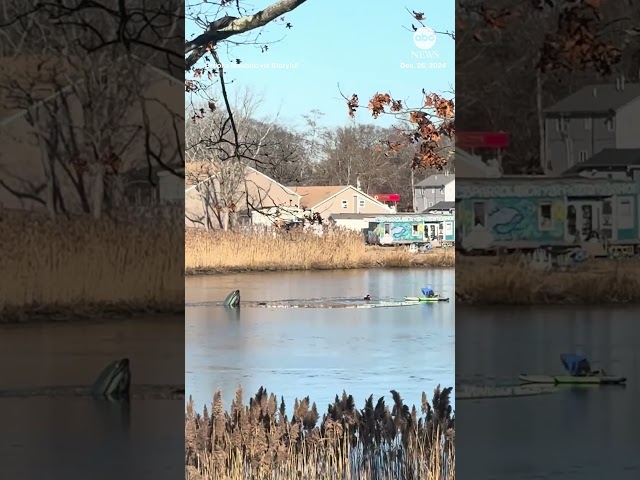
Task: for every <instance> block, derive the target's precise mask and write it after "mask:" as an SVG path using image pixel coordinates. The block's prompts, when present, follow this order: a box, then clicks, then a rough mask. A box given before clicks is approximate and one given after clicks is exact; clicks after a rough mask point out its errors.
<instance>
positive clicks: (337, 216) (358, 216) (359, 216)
mask: <svg viewBox="0 0 640 480" xmlns="http://www.w3.org/2000/svg"><path fill="white" fill-rule="evenodd" d="M377 216H379V214H378V213H332V214H331V215H329V218H333V219H334V220H363V219H365V218H373V217H377Z"/></svg>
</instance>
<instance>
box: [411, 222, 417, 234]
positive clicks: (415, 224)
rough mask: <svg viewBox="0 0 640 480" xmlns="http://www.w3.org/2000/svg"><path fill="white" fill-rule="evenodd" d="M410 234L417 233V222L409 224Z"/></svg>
mask: <svg viewBox="0 0 640 480" xmlns="http://www.w3.org/2000/svg"><path fill="white" fill-rule="evenodd" d="M411 235H413V236H414V237H415V236H417V235H418V224H417V223H414V224H413V225H411Z"/></svg>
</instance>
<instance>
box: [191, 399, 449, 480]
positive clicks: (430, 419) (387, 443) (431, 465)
mask: <svg viewBox="0 0 640 480" xmlns="http://www.w3.org/2000/svg"><path fill="white" fill-rule="evenodd" d="M391 393H392V398H393V402H392V404H391V405H387V404H385V402H384V399H383V398H381V399H380V400H379V401H378V402H377V403H376V402H374V400H373V396H371V397H369V398H368V399H367V401H366V403H365V405H364V408H362V409H360V410H359V409H357V408H356V406H355V402H354V399H353V397H352V396H350V395H347V394H346V393H345V392H343V394H342V397H341V398H339V397H338V396H336V399H335V402H334V403H333V404H331V405H329V407H328V410H327V413H326V414H324V415H323V416H322V418H320V414H319V413H318V410H317V408H316V404H315V403H311V401H310V399H309V397H305V398H303V399H302V400H296V401H295V404H294V407H293V414H292V415H291V416H290V417H289V416H288V415H287V412H286V408H285V405H284V400H282V399H281V401H280V402H278V401H277V398H276V396H275V395H274V394H268V393H267V391H266V390H264V389H263V388H261V389H260V390H259V391H258V393H257V394H256V395H255V396H254V397H253V398H252V399H250V401H249V405H245V404H244V402H243V392H242V389H241V387H238V390H237V391H236V397H235V399H234V401H233V402H232V404H231V407H230V409H229V410H228V411H225V410H224V407H223V404H222V396H221V392H220V391H218V392H216V394H215V396H214V398H213V403H212V405H211V410H210V411H209V409H207V408H206V407H205V409H204V412H203V413H202V414H199V413H196V412H195V411H194V405H193V401H192V399H191V398H190V399H189V402H188V404H187V409H186V415H185V477H186V478H187V480H196V479H198V480H223V479H224V480H249V479H251V480H267V479H269V480H271V479H274V478H277V479H279V480H294V479H296V480H334V479H337V478H340V479H344V480H355V479H359V480H373V479H376V480H391V479H394V480H409V479H425V480H454V479H455V418H454V415H453V414H452V412H451V406H450V393H451V388H446V389H443V390H441V389H440V387H438V388H436V389H435V391H434V395H433V400H432V402H431V403H429V402H428V400H427V396H426V394H424V393H423V394H422V405H421V408H420V412H421V413H418V409H416V407H415V406H414V407H409V406H408V405H405V404H404V402H403V401H402V399H401V398H400V395H399V394H398V393H397V392H395V391H392V392H391Z"/></svg>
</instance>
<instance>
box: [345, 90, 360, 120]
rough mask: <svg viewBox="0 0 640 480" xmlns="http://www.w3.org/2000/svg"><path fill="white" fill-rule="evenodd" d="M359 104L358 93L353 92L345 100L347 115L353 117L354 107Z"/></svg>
mask: <svg viewBox="0 0 640 480" xmlns="http://www.w3.org/2000/svg"><path fill="white" fill-rule="evenodd" d="M359 106H360V105H359V104H358V95H356V94H355V93H354V94H353V95H351V98H350V99H349V100H347V108H348V109H349V116H350V117H351V118H354V117H355V116H356V109H357V108H358V107H359Z"/></svg>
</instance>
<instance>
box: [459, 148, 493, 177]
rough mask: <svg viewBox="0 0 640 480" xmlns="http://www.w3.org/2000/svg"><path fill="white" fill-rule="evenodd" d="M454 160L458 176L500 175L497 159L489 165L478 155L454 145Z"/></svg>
mask: <svg viewBox="0 0 640 480" xmlns="http://www.w3.org/2000/svg"><path fill="white" fill-rule="evenodd" d="M454 162H455V168H456V176H457V177H458V178H496V177H499V176H500V168H499V165H498V164H497V163H498V162H497V160H496V161H495V162H494V163H495V165H489V164H488V163H485V162H484V161H483V160H482V158H481V157H480V156H479V155H472V154H471V153H469V152H467V151H466V150H463V149H461V148H460V147H456V152H455V157H454Z"/></svg>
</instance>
